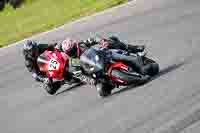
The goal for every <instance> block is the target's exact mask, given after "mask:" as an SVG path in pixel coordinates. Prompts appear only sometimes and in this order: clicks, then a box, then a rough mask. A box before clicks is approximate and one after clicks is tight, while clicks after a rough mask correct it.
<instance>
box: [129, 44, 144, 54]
mask: <svg viewBox="0 0 200 133" xmlns="http://www.w3.org/2000/svg"><path fill="white" fill-rule="evenodd" d="M144 49H145V46H144V45H128V51H129V52H131V53H137V52H143V51H144Z"/></svg>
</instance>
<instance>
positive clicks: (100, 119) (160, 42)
mask: <svg viewBox="0 0 200 133" xmlns="http://www.w3.org/2000/svg"><path fill="white" fill-rule="evenodd" d="M199 5H200V1H199V0H138V1H137V2H134V1H132V2H130V3H129V4H127V5H125V6H123V7H120V8H117V9H114V10H111V11H108V12H107V13H103V14H100V15H97V16H93V17H89V18H87V19H82V20H81V21H78V22H76V23H70V24H66V25H64V26H62V27H61V28H58V29H56V30H55V31H51V32H48V33H45V34H39V35H36V36H34V37H33V38H31V39H35V40H37V41H39V42H52V41H61V40H63V39H64V38H65V37H66V36H71V37H74V38H80V39H85V38H87V37H89V36H90V35H91V34H94V33H98V34H100V35H104V36H107V35H111V34H115V35H117V36H120V38H121V39H122V40H124V41H126V42H128V43H131V42H132V43H135V44H142V43H145V44H146V45H147V50H148V54H149V56H150V57H152V58H153V59H155V60H156V61H157V62H158V63H159V64H160V68H161V72H160V74H159V75H158V76H157V77H155V78H154V79H153V80H152V81H151V82H149V83H147V84H145V85H143V86H139V87H129V88H123V89H116V90H115V91H114V92H113V94H112V95H111V96H110V97H108V98H103V99H102V98H99V97H98V96H97V92H96V90H95V89H94V88H92V87H90V86H88V85H83V86H77V87H70V86H63V87H62V88H61V89H60V90H59V91H58V93H57V95H55V96H49V95H48V94H47V93H46V92H45V91H44V90H43V89H42V87H41V85H40V84H39V83H36V82H34V81H33V80H32V78H31V76H30V73H28V72H27V70H26V69H25V67H24V64H23V58H22V55H21V44H22V43H23V41H22V42H20V43H19V44H18V45H14V46H11V47H9V48H5V49H0V107H1V108H0V130H1V133H178V132H181V133H197V132H199V130H200V129H199V122H198V121H199V119H200V106H199V105H200V104H199V101H200V82H199V74H200V71H199V68H200V60H199V58H200V45H199V43H200V27H199V24H200V8H199Z"/></svg>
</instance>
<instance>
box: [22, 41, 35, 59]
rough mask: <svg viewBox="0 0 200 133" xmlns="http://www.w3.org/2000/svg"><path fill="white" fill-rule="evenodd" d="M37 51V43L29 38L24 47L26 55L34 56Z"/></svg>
mask: <svg viewBox="0 0 200 133" xmlns="http://www.w3.org/2000/svg"><path fill="white" fill-rule="evenodd" d="M36 52H37V43H36V42H35V41H32V40H27V41H26V43H25V44H24V47H23V54H24V56H29V57H32V56H34V55H35V53H36Z"/></svg>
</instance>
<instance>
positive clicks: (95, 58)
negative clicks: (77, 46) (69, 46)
mask: <svg viewBox="0 0 200 133" xmlns="http://www.w3.org/2000/svg"><path fill="white" fill-rule="evenodd" d="M105 55H106V54H105V51H102V50H98V49H95V48H90V49H88V50H86V51H85V52H84V53H83V54H82V55H81V57H80V63H81V66H82V68H83V70H84V72H85V73H86V74H89V75H91V74H93V73H99V72H103V70H104V65H105V58H106V56H105Z"/></svg>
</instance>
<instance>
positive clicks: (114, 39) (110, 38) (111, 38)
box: [109, 36, 119, 41]
mask: <svg viewBox="0 0 200 133" xmlns="http://www.w3.org/2000/svg"><path fill="white" fill-rule="evenodd" d="M109 40H112V41H119V39H118V38H117V37H116V36H110V37H109Z"/></svg>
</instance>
